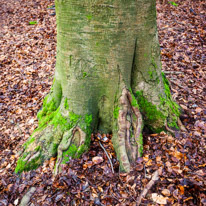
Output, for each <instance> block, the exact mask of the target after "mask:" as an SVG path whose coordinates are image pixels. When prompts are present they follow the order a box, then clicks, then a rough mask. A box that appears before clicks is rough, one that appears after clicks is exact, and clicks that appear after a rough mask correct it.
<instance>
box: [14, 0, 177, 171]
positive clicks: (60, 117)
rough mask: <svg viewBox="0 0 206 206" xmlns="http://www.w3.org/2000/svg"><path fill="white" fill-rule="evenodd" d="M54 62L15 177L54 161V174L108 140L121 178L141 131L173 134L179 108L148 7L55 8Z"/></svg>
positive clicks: (137, 151)
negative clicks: (97, 140)
mask: <svg viewBox="0 0 206 206" xmlns="http://www.w3.org/2000/svg"><path fill="white" fill-rule="evenodd" d="M56 13H57V61H56V70H55V76H54V81H53V86H52V88H51V91H50V93H49V94H48V95H47V97H46V98H45V99H44V102H43V108H42V110H41V111H40V112H39V113H38V119H39V126H38V128H37V129H36V130H35V131H34V132H33V134H32V136H31V137H30V138H29V139H28V140H27V142H26V143H25V144H24V145H23V147H24V148H23V153H22V155H21V157H20V158H19V160H18V162H17V167H16V170H15V171H16V172H22V171H24V170H26V171H27V170H31V169H35V168H37V167H38V166H39V165H40V164H42V163H43V162H44V161H45V160H46V159H49V158H51V157H55V156H57V161H56V167H55V171H56V173H57V172H58V171H59V170H60V168H61V167H60V165H61V164H64V163H66V162H67V161H68V160H69V157H72V158H75V157H80V155H81V154H82V153H83V152H85V151H86V150H87V149H88V147H89V144H90V137H91V133H92V132H95V131H100V132H102V133H112V134H113V137H112V142H113V145H114V148H115V151H116V154H117V158H118V160H119V162H120V169H121V171H129V170H130V166H131V163H134V162H135V160H136V159H137V157H139V156H141V154H142V151H143V137H142V130H143V127H144V126H145V127H147V128H149V129H150V130H151V131H153V132H160V131H162V130H165V128H170V129H178V124H177V123H178V121H179V107H178V105H177V104H176V103H175V102H173V101H172V98H171V94H170V89H169V83H168V81H167V79H166V77H165V76H164V74H163V73H162V72H161V62H160V48H159V42H158V34H157V24H156V8H155V1H154V0H128V1H123V0H105V1H101V0H98V1H97V0H96V1H94V0H90V1H88V0H81V1H76V0H56Z"/></svg>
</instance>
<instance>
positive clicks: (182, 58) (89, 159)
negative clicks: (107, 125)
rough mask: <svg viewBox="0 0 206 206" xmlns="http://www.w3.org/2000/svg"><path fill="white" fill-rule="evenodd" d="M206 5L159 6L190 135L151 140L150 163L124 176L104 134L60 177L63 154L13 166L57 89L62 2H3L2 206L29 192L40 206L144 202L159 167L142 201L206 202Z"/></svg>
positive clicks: (167, 63)
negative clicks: (30, 166) (22, 167)
mask: <svg viewBox="0 0 206 206" xmlns="http://www.w3.org/2000/svg"><path fill="white" fill-rule="evenodd" d="M205 8H206V5H205V2H204V1H201V0H197V1H190V0H184V1H174V2H173V3H171V2H168V1H160V2H159V1H158V2H157V11H158V29H159V39H160V47H161V54H162V65H163V70H164V72H165V74H166V75H167V77H168V79H169V81H170V84H171V90H172V95H173V98H174V99H175V100H176V101H177V102H178V103H179V105H181V107H182V110H183V113H182V115H181V120H182V122H183V124H184V126H185V127H186V129H187V132H176V133H175V137H173V136H171V135H169V134H166V133H164V132H162V133H161V134H144V154H143V157H141V158H138V160H137V162H136V164H135V165H134V166H133V168H132V171H131V172H130V173H129V174H125V173H119V164H118V161H117V159H116V155H115V152H114V149H113V146H112V143H111V138H112V136H111V135H104V134H103V135H101V134H97V135H93V136H92V142H91V148H90V150H89V151H88V152H87V153H85V154H83V156H82V158H81V159H74V160H70V161H69V162H68V163H67V164H66V165H65V166H64V167H63V168H62V172H61V173H60V174H59V175H57V176H56V177H54V176H53V174H52V171H53V168H54V166H55V160H56V159H55V158H51V159H50V160H48V161H47V162H45V163H44V165H43V166H41V167H39V168H38V169H37V170H36V171H30V172H23V173H22V174H21V176H19V175H16V174H14V169H15V166H16V161H17V158H18V151H19V150H20V148H21V146H20V145H21V144H22V143H24V142H25V141H26V139H27V138H28V137H29V136H30V135H31V133H32V131H33V130H34V129H35V128H36V127H37V118H36V113H37V111H38V110H39V109H40V107H41V105H42V99H43V98H44V97H45V95H46V94H47V93H48V92H49V89H50V87H51V85H52V76H53V74H54V67H55V55H56V54H55V53H56V51H55V48H56V22H55V7H54V1H53V0H43V1H40V0H35V1H34V0H31V1H25V0H20V1H14V0H7V1H4V2H3V3H2V4H1V5H0V10H1V14H0V19H1V20H0V23H1V29H0V37H1V38H0V44H1V47H0V67H1V70H0V78H1V86H0V108H1V114H0V125H1V127H0V135H1V137H0V205H9V206H12V205H19V204H20V203H22V199H24V198H25V197H26V196H25V194H29V195H30V196H29V200H28V204H29V205H35V206H36V205H138V201H139V197H140V194H141V193H145V191H146V190H145V188H149V187H148V185H149V183H150V182H151V181H152V179H153V177H154V176H153V175H154V173H155V172H156V171H159V173H158V178H159V179H158V181H156V182H155V183H153V184H152V186H151V188H149V189H148V191H146V194H145V195H144V196H142V197H141V204H142V205H202V206H203V205H206V134H205V130H206V122H205V120H206V109H205V106H206V104H205V103H206V102H205V96H206V95H205V92H206V90H205V80H206V77H205V68H206V67H205V65H206V56H205V54H206V52H205V50H206V49H205V36H206V31H205V29H204V28H205V23H206V20H205ZM31 22H33V23H31ZM100 143H101V144H100ZM101 145H102V146H101ZM103 148H104V149H103ZM105 151H106V152H105ZM109 160H110V161H109ZM112 167H113V169H114V173H113V172H112ZM160 168H161V170H160ZM23 197H24V198H23ZM27 197H28V196H27Z"/></svg>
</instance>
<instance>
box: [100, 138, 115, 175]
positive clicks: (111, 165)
mask: <svg viewBox="0 0 206 206" xmlns="http://www.w3.org/2000/svg"><path fill="white" fill-rule="evenodd" d="M99 145H100V146H101V148H102V149H103V150H104V152H105V154H106V156H107V158H108V160H109V163H110V165H111V169H112V173H113V174H114V168H113V164H112V161H111V159H110V157H109V155H108V153H107V150H106V149H105V148H104V146H103V145H102V143H101V142H100V141H99Z"/></svg>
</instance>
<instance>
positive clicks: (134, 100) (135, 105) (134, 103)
mask: <svg viewBox="0 0 206 206" xmlns="http://www.w3.org/2000/svg"><path fill="white" fill-rule="evenodd" d="M130 93H131V96H132V102H131V105H132V106H133V107H136V108H138V109H139V105H138V103H137V100H136V98H135V96H134V95H133V93H132V90H131V91H130Z"/></svg>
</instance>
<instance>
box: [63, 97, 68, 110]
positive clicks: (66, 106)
mask: <svg viewBox="0 0 206 206" xmlns="http://www.w3.org/2000/svg"><path fill="white" fill-rule="evenodd" d="M64 108H65V109H69V104H68V100H67V98H65V100H64Z"/></svg>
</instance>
